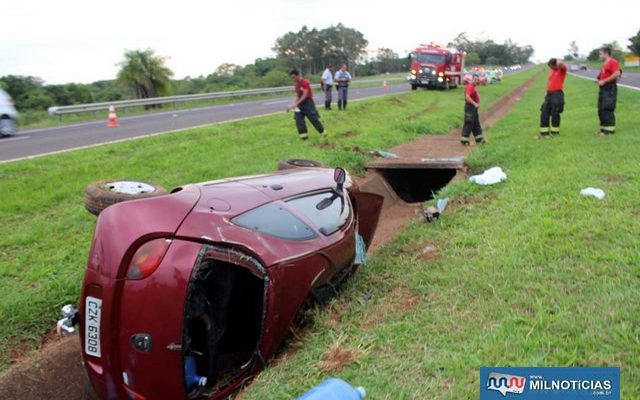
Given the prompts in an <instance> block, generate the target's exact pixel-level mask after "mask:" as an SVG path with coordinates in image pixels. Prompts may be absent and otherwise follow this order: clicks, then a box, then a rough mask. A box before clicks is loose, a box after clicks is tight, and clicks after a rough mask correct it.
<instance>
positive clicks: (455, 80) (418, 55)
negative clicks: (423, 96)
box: [407, 44, 465, 90]
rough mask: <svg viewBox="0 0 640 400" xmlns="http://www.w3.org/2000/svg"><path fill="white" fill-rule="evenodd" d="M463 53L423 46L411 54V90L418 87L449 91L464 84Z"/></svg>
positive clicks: (432, 45) (431, 45) (433, 46)
mask: <svg viewBox="0 0 640 400" xmlns="http://www.w3.org/2000/svg"><path fill="white" fill-rule="evenodd" d="M464 58H465V54H464V53H463V52H458V51H456V50H452V49H445V48H443V47H440V46H437V45H434V44H422V45H420V46H418V47H417V48H416V49H415V50H414V52H413V53H412V54H411V71H410V72H411V73H410V75H409V77H408V78H407V80H408V81H409V83H410V84H411V89H412V90H416V89H417V88H418V87H426V88H440V89H449V88H455V87H457V86H458V85H461V84H462V71H464Z"/></svg>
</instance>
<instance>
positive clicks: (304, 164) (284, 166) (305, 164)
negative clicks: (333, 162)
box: [278, 158, 329, 171]
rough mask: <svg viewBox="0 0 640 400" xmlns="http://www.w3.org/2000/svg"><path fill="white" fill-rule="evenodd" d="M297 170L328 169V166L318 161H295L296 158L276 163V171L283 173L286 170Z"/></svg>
mask: <svg viewBox="0 0 640 400" xmlns="http://www.w3.org/2000/svg"><path fill="white" fill-rule="evenodd" d="M297 168H329V166H328V165H325V164H323V163H321V162H318V161H313V160H303V159H297V158H290V159H288V160H282V161H280V162H279V163H278V171H285V170H288V169H297Z"/></svg>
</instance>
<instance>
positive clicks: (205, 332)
mask: <svg viewBox="0 0 640 400" xmlns="http://www.w3.org/2000/svg"><path fill="white" fill-rule="evenodd" d="M303 165H304V164H303ZM382 201H383V199H382V197H381V196H379V195H376V194H373V193H366V192H361V191H360V190H359V189H358V187H357V186H356V185H355V184H354V183H353V182H352V180H351V179H350V177H349V176H348V174H347V173H346V172H345V171H344V170H343V169H341V168H338V169H335V170H334V169H330V168H295V169H290V170H285V171H280V172H277V173H273V174H268V175H261V176H252V177H240V178H230V179H223V180H219V181H214V182H206V183H200V184H194V185H186V186H183V187H179V188H176V189H174V190H173V191H171V193H170V194H165V195H160V196H157V197H150V198H145V199H140V200H134V201H125V202H121V203H118V204H114V205H110V206H108V207H107V208H106V209H104V211H102V212H101V213H100V215H99V217H98V221H97V225H96V228H95V234H94V238H93V243H92V246H91V251H90V255H89V260H88V265H87V269H86V273H85V278H84V282H83V285H82V294H81V298H80V301H79V307H78V308H79V309H78V311H77V312H74V310H72V308H73V307H69V306H66V310H65V313H66V314H65V316H66V318H65V319H63V320H61V322H59V327H63V328H64V329H67V330H72V329H71V328H69V327H70V326H71V325H72V324H73V323H74V322H75V321H76V320H77V322H79V327H80V329H79V331H80V338H81V344H82V350H83V359H84V363H85V367H86V372H87V376H88V378H89V381H90V384H91V387H92V388H93V390H94V391H95V395H96V396H97V397H98V398H100V399H160V398H165V399H200V398H206V399H221V398H223V397H225V396H228V395H229V394H231V393H233V392H235V391H237V390H238V389H239V388H240V387H241V385H242V384H243V383H245V382H246V381H247V380H248V379H250V378H251V377H252V376H253V375H254V374H255V373H256V372H258V371H259V370H260V369H262V368H263V367H265V365H266V362H267V361H268V360H269V358H271V357H272V356H273V355H274V353H275V352H276V350H277V348H278V346H279V345H280V344H281V342H282V341H283V339H284V338H285V337H286V334H287V331H288V328H289V327H290V325H291V324H292V323H293V321H294V318H295V316H296V314H297V313H298V312H299V311H300V310H301V309H302V308H303V307H304V306H305V304H309V302H312V301H314V300H323V299H326V298H327V297H329V296H331V295H333V294H334V293H335V292H336V289H337V287H338V286H339V285H340V284H341V283H342V282H343V281H344V280H345V279H346V278H347V277H348V276H349V275H350V274H351V273H353V272H354V271H355V269H356V268H357V266H358V265H359V264H360V263H362V262H363V261H362V260H363V258H364V257H365V252H366V248H367V247H368V246H369V245H370V243H371V240H372V238H373V235H374V232H375V229H376V226H377V223H378V218H379V215H380V210H381V206H382Z"/></svg>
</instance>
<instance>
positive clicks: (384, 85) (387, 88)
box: [382, 81, 389, 90]
mask: <svg viewBox="0 0 640 400" xmlns="http://www.w3.org/2000/svg"><path fill="white" fill-rule="evenodd" d="M382 88H383V89H384V90H389V85H387V81H384V82H382Z"/></svg>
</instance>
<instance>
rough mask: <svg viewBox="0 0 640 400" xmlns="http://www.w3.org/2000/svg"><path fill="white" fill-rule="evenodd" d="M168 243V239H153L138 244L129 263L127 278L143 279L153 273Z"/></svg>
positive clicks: (169, 242)
mask: <svg viewBox="0 0 640 400" xmlns="http://www.w3.org/2000/svg"><path fill="white" fill-rule="evenodd" d="M170 244H171V240H170V239H154V240H150V241H148V242H147V243H145V244H143V245H142V246H140V248H139V249H138V250H137V251H136V253H135V254H134V255H133V258H132V259H131V263H129V268H128V270H127V279H144V278H146V277H147V276H149V275H151V274H153V272H154V271H155V270H156V269H157V268H158V266H159V265H160V263H161V262H162V259H163V258H164V255H165V254H166V252H167V249H168V248H169V245H170Z"/></svg>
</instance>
